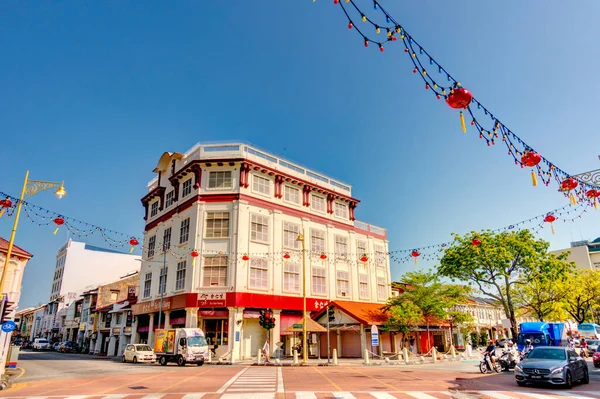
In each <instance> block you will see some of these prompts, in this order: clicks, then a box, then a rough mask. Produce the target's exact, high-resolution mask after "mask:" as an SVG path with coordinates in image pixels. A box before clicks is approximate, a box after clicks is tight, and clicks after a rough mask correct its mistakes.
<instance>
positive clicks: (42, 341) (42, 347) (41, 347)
mask: <svg viewBox="0 0 600 399" xmlns="http://www.w3.org/2000/svg"><path fill="white" fill-rule="evenodd" d="M49 349H50V342H48V340H47V339H46V338H36V339H35V341H33V351H34V352H37V351H46V350H49Z"/></svg>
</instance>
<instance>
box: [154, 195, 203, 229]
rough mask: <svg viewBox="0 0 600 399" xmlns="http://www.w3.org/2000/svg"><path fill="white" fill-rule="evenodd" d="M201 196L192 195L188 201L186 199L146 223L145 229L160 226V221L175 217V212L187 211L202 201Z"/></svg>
mask: <svg viewBox="0 0 600 399" xmlns="http://www.w3.org/2000/svg"><path fill="white" fill-rule="evenodd" d="M200 197H201V196H200V195H197V196H195V197H192V198H190V199H188V200H187V201H185V202H184V203H182V204H181V205H177V206H176V207H174V208H173V209H171V210H170V211H169V212H167V213H165V214H164V215H162V216H161V217H159V218H158V219H156V220H153V221H151V222H150V223H148V224H147V225H146V227H144V231H148V230H152V229H153V228H155V227H156V226H158V224H159V223H160V222H164V221H165V220H168V219H170V218H171V217H173V215H174V214H176V213H178V212H181V211H185V210H186V209H188V208H190V207H191V206H192V205H194V204H195V203H196V202H197V201H201V199H200Z"/></svg>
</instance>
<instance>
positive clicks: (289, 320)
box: [279, 313, 302, 335]
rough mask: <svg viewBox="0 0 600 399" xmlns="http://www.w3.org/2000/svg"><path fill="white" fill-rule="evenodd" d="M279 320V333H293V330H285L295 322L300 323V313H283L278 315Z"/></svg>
mask: <svg viewBox="0 0 600 399" xmlns="http://www.w3.org/2000/svg"><path fill="white" fill-rule="evenodd" d="M280 318H281V321H280V322H279V324H280V326H279V331H281V332H280V334H281V335H293V334H294V333H293V332H286V331H285V330H286V329H287V328H288V327H290V326H291V325H292V324H295V323H302V315H301V314H285V313H282V314H281V315H280Z"/></svg>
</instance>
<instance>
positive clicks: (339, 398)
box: [333, 392, 356, 399]
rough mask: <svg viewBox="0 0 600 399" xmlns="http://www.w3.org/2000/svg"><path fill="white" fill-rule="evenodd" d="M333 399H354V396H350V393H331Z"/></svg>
mask: <svg viewBox="0 0 600 399" xmlns="http://www.w3.org/2000/svg"><path fill="white" fill-rule="evenodd" d="M333 397H334V398H336V399H352V398H354V399H356V396H354V395H352V394H351V393H350V392H333Z"/></svg>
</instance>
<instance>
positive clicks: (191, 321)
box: [169, 308, 198, 328]
mask: <svg viewBox="0 0 600 399" xmlns="http://www.w3.org/2000/svg"><path fill="white" fill-rule="evenodd" d="M169 316H170V315H169ZM185 328H198V308H185Z"/></svg>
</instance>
